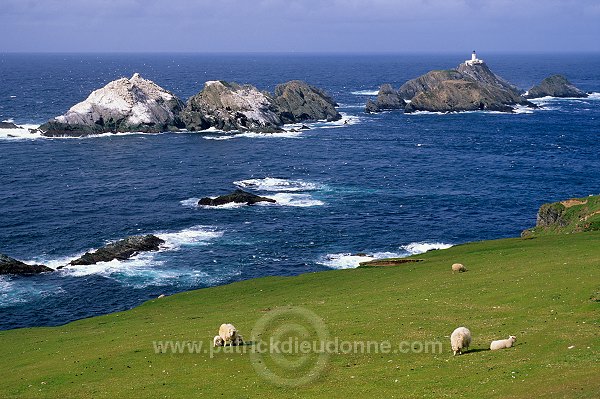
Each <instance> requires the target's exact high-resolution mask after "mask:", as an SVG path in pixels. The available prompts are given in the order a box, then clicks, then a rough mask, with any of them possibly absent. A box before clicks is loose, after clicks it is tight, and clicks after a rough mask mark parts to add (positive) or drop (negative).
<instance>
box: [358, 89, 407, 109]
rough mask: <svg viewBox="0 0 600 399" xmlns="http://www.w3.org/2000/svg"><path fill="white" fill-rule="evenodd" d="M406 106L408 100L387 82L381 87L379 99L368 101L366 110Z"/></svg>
mask: <svg viewBox="0 0 600 399" xmlns="http://www.w3.org/2000/svg"><path fill="white" fill-rule="evenodd" d="M405 106H406V102H405V101H404V100H403V99H402V96H401V95H400V94H399V92H397V91H396V90H394V89H393V88H392V85H390V84H387V83H386V84H383V85H381V87H380V88H379V93H377V99H376V100H375V101H371V100H369V101H368V102H367V106H366V107H365V112H368V113H375V112H381V111H386V110H395V109H404V107H405Z"/></svg>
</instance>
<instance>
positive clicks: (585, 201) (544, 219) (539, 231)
mask: <svg viewBox="0 0 600 399" xmlns="http://www.w3.org/2000/svg"><path fill="white" fill-rule="evenodd" d="M595 230H600V195H595V196H589V197H584V198H572V199H568V200H566V201H561V202H553V203H548V204H543V205H542V206H541V207H540V209H539V211H538V213H537V218H536V225H535V227H534V228H532V229H529V230H525V231H523V233H522V234H521V236H522V237H525V238H527V237H532V236H536V235H544V234H570V233H578V232H583V231H595Z"/></svg>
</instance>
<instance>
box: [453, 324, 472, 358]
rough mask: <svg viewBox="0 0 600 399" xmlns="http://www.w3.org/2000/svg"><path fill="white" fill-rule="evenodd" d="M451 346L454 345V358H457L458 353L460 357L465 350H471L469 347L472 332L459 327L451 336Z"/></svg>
mask: <svg viewBox="0 0 600 399" xmlns="http://www.w3.org/2000/svg"><path fill="white" fill-rule="evenodd" d="M450 344H451V345H452V352H453V353H454V356H456V353H457V352H458V354H459V355H462V353H463V349H464V350H467V349H469V345H470V344H471V331H469V329H468V328H466V327H458V328H457V329H456V330H454V331H453V332H452V335H451V336H450Z"/></svg>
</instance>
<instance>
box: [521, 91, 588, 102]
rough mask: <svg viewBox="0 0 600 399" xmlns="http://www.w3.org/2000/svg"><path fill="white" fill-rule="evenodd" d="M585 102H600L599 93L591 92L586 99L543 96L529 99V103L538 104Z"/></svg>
mask: <svg viewBox="0 0 600 399" xmlns="http://www.w3.org/2000/svg"><path fill="white" fill-rule="evenodd" d="M586 100H600V93H597V92H593V93H591V94H588V96H587V97H553V96H545V97H537V98H531V99H529V101H531V102H532V103H535V104H538V103H539V102H549V101H586Z"/></svg>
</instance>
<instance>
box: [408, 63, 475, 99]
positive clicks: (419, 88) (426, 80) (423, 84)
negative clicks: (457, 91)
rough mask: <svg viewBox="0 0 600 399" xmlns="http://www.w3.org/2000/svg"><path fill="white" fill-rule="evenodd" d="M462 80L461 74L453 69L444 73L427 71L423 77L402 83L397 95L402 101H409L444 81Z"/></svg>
mask: <svg viewBox="0 0 600 399" xmlns="http://www.w3.org/2000/svg"><path fill="white" fill-rule="evenodd" d="M463 78H464V76H463V75H462V74H461V73H459V72H458V71H455V70H453V69H449V70H445V71H429V72H427V73H426V74H425V75H421V76H419V77H417V78H414V79H411V80H409V81H408V82H406V83H404V84H403V85H402V86H400V90H398V94H400V96H401V97H402V98H403V99H405V100H410V99H412V98H413V97H414V96H416V95H417V94H419V93H421V92H424V91H428V90H431V89H433V88H434V87H436V86H437V85H439V84H440V83H441V82H445V81H446V80H460V79H463Z"/></svg>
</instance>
